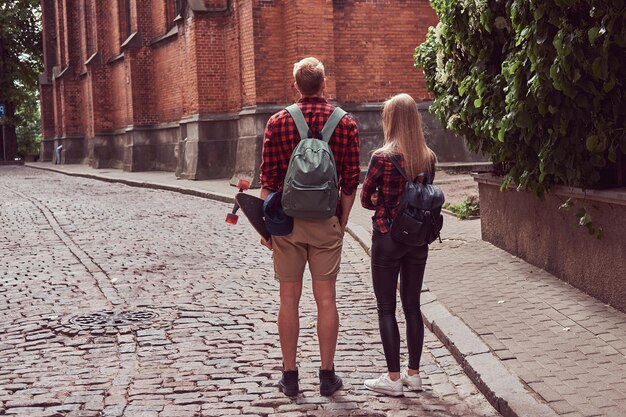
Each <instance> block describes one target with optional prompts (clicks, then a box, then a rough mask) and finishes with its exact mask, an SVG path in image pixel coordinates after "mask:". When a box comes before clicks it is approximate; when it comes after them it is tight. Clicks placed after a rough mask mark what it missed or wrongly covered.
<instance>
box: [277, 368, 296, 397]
mask: <svg viewBox="0 0 626 417" xmlns="http://www.w3.org/2000/svg"><path fill="white" fill-rule="evenodd" d="M278 390H279V391H280V392H282V393H283V394H285V395H286V396H287V397H295V396H297V395H298V392H299V391H300V387H299V386H298V370H297V369H296V370H295V371H283V377H282V378H281V379H280V381H278Z"/></svg>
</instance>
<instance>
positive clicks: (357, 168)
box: [339, 117, 361, 231]
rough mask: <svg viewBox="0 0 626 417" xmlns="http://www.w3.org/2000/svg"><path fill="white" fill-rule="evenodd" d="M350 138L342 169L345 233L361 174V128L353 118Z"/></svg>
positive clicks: (342, 225) (342, 223)
mask: <svg viewBox="0 0 626 417" xmlns="http://www.w3.org/2000/svg"><path fill="white" fill-rule="evenodd" d="M350 120H351V126H350V131H349V134H348V135H349V136H348V147H347V149H346V153H345V156H344V160H343V164H342V165H343V166H342V169H341V193H340V195H339V198H340V199H341V210H342V211H341V219H339V220H340V222H341V227H342V228H343V230H344V231H345V229H346V226H347V225H348V217H349V216H350V211H351V210H352V206H353V205H354V200H355V199H356V190H357V187H358V185H359V174H360V173H361V164H360V151H361V150H360V146H359V128H358V127H357V125H356V122H355V121H354V119H352V117H350Z"/></svg>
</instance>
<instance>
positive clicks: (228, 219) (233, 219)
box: [226, 213, 239, 224]
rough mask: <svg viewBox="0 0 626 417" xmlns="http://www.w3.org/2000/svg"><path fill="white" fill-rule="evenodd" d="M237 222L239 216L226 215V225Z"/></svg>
mask: <svg viewBox="0 0 626 417" xmlns="http://www.w3.org/2000/svg"><path fill="white" fill-rule="evenodd" d="M237 220H239V216H237V215H236V214H233V213H228V214H227V215H226V223H228V224H237Z"/></svg>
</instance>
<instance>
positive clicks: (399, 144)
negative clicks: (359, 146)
mask: <svg viewBox="0 0 626 417" xmlns="http://www.w3.org/2000/svg"><path fill="white" fill-rule="evenodd" d="M383 131H384V143H383V147H381V148H380V149H377V150H376V151H374V154H373V155H372V159H371V161H370V165H369V168H368V170H367V175H366V176H365V182H364V183H363V190H362V193H361V204H362V205H363V207H365V208H367V209H370V210H375V212H374V216H373V217H372V223H373V229H374V230H373V234H372V257H371V262H372V281H373V286H374V293H375V295H376V303H377V307H378V325H379V328H380V336H381V338H382V343H383V350H384V352H385V359H386V361H387V372H385V373H384V374H382V375H381V376H380V377H379V378H376V379H368V380H366V381H365V386H366V387H367V388H369V389H371V390H373V391H376V392H380V393H383V394H387V395H392V396H399V395H402V394H403V389H404V385H406V386H407V387H408V388H409V389H411V390H414V391H421V389H422V380H421V378H420V376H419V364H420V357H421V355H422V345H423V343H424V323H423V322H422V315H421V312H420V292H421V289H422V281H423V278H424V269H425V267H426V259H427V258H428V245H423V246H418V247H415V246H407V245H404V244H402V243H398V242H396V241H395V240H393V239H392V238H391V234H390V233H389V230H390V226H391V223H392V221H393V218H394V216H395V215H396V212H397V210H398V205H399V203H400V198H401V195H402V193H403V191H404V187H405V184H406V180H405V179H404V177H403V176H402V175H401V173H400V172H399V171H398V170H397V169H396V168H395V166H394V164H393V162H392V161H391V158H394V159H395V160H396V161H397V162H398V163H399V165H400V166H401V167H402V168H403V169H404V171H405V172H406V174H407V175H408V177H409V178H414V179H415V180H417V181H426V182H429V183H432V180H433V178H434V173H435V162H436V156H435V153H434V152H433V151H432V150H431V149H430V148H429V147H428V146H427V145H426V141H425V140H424V133H423V131H422V122H421V118H420V115H419V111H418V109H417V104H416V103H415V100H413V98H412V97H411V96H409V95H408V94H398V95H397V96H394V97H392V98H390V99H389V100H387V102H385V106H384V108H383ZM398 275H400V299H401V301H402V308H403V310H404V317H405V319H406V334H407V337H406V339H407V344H408V350H409V363H408V368H407V369H406V370H405V371H404V372H402V374H401V373H400V333H399V330H398V323H397V321H396V289H397V285H398Z"/></svg>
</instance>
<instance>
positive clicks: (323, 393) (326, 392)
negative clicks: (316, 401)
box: [320, 384, 343, 397]
mask: <svg viewBox="0 0 626 417" xmlns="http://www.w3.org/2000/svg"><path fill="white" fill-rule="evenodd" d="M341 387H343V384H339V386H337V388H335V387H333V389H325V390H321V389H320V395H321V396H322V397H330V396H331V395H333V394H334V393H336V392H337V391H338V390H340V389H341Z"/></svg>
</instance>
